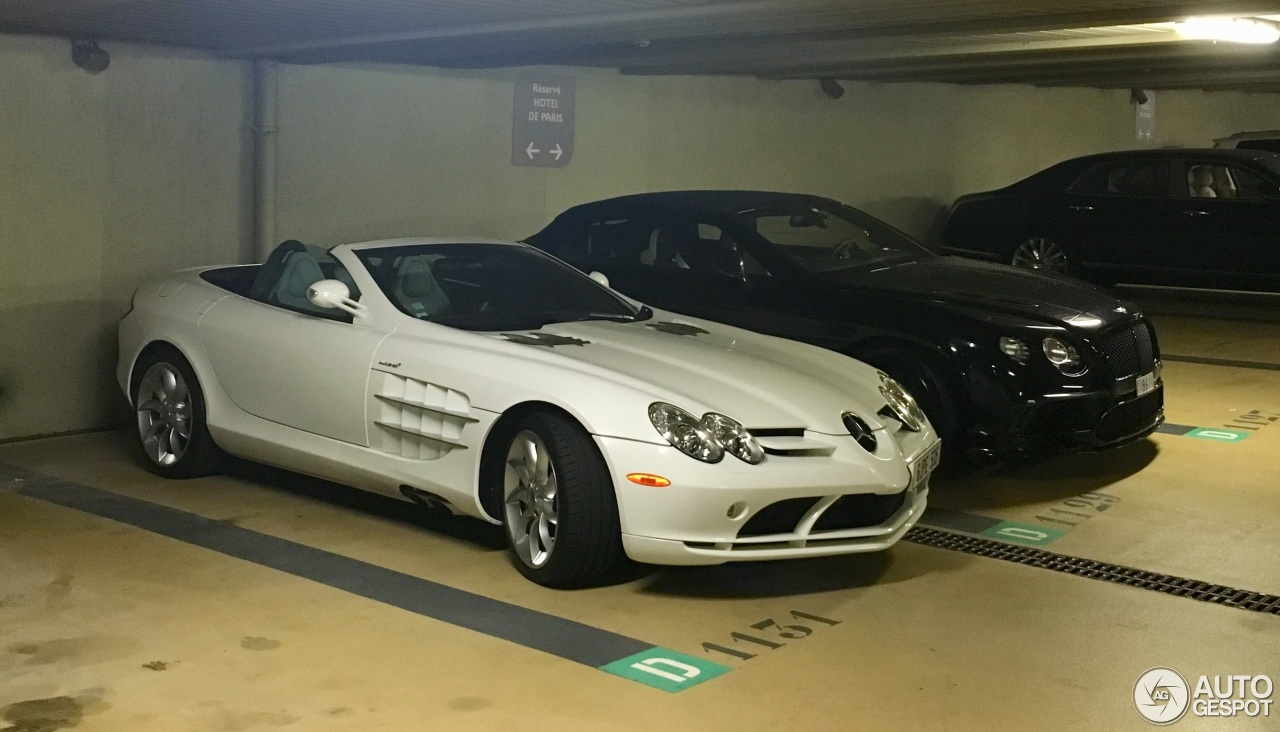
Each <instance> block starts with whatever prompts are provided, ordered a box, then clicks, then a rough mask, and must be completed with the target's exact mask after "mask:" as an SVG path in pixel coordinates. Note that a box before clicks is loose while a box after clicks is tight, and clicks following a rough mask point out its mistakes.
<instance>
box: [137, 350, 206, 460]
mask: <svg viewBox="0 0 1280 732" xmlns="http://www.w3.org/2000/svg"><path fill="white" fill-rule="evenodd" d="M137 405H138V406H137V417H138V439H140V440H141V441H142V448H143V452H145V453H146V454H147V457H149V458H151V460H152V461H153V462H154V463H155V464H156V465H162V466H169V465H173V464H175V463H177V462H178V461H179V460H181V459H182V456H183V455H184V454H186V452H187V447H188V446H190V444H191V418H192V409H191V390H190V389H189V388H187V382H186V380H185V379H183V378H182V374H181V373H179V372H178V369H177V368H176V367H174V366H173V365H172V364H168V363H164V362H160V363H156V364H153V365H152V366H151V368H149V369H147V372H146V373H145V374H144V375H143V376H142V381H141V382H140V383H139V384H138V398H137Z"/></svg>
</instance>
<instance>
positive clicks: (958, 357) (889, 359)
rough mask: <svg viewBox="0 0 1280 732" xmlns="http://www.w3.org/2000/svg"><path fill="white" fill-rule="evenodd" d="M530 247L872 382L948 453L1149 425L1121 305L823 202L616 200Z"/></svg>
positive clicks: (1148, 387) (988, 451) (1151, 403)
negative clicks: (876, 373) (829, 360)
mask: <svg viewBox="0 0 1280 732" xmlns="http://www.w3.org/2000/svg"><path fill="white" fill-rule="evenodd" d="M528 241H529V243H531V244H533V245H535V246H537V247H539V248H541V249H544V250H546V251H547V252H550V253H551V254H554V255H555V256H557V257H559V258H561V259H563V260H565V261H567V262H569V263H571V264H573V265H575V266H577V267H579V268H580V269H582V270H584V271H588V272H590V271H599V272H602V273H603V274H605V275H606V276H607V277H608V278H609V281H610V283H611V285H612V286H613V287H614V288H616V289H617V290H619V291H621V292H623V293H624V294H627V295H631V296H633V297H636V298H638V299H641V300H643V301H645V302H649V303H652V304H654V305H657V306H660V307H663V308H665V309H668V310H673V311H676V312H681V313H687V314H688V315H691V316H696V317H701V318H706V319H709V320H717V321H720V322H723V323H728V324H730V325H735V326H739V327H742V328H746V329H749V330H754V331H759V332H763V333H767V334H770V335H777V336H782V337H786V338H791V339H795V340H799V341H804V342H807V343H812V344H815V345H819V346H822V347H825V348H829V349H831V350H834V351H839V352H841V353H844V354H847V355H851V356H853V357H855V358H858V359H860V360H862V361H865V362H867V363H870V364H872V365H874V366H877V367H879V368H880V369H881V370H883V371H885V372H886V373H888V374H889V375H890V376H892V377H893V378H894V379H896V380H898V381H900V382H901V383H903V384H904V385H905V386H906V387H907V388H908V390H910V391H911V392H912V393H913V394H914V395H915V396H916V399H917V401H919V402H920V404H921V406H922V407H923V408H924V410H925V412H926V414H927V415H928V417H929V419H930V421H932V422H933V424H934V426H935V427H936V428H937V430H938V432H939V434H941V435H942V436H943V445H944V447H945V448H946V449H947V450H948V452H950V453H953V454H954V453H957V452H960V451H964V452H966V453H969V454H970V455H974V456H992V457H999V458H1008V457H1014V456H1018V455H1025V454H1043V453H1053V452H1063V451H1080V450H1097V449H1103V448H1108V447H1112V446H1117V445H1121V444H1125V443H1127V442H1131V441H1134V440H1137V439H1139V438H1141V437H1143V436H1145V435H1147V434H1149V433H1151V432H1152V431H1153V430H1154V429H1155V428H1156V427H1157V426H1158V425H1159V423H1160V422H1161V420H1162V419H1163V398H1164V397H1163V385H1162V382H1161V379H1160V361H1159V348H1158V345H1157V342H1156V337H1155V332H1154V330H1153V329H1152V328H1151V326H1150V325H1149V324H1148V323H1147V321H1146V320H1145V319H1144V318H1143V317H1142V316H1141V315H1140V314H1139V313H1137V312H1135V311H1134V310H1133V309H1132V308H1131V307H1130V306H1128V305H1125V304H1124V303H1121V302H1120V301H1118V300H1116V298H1115V297H1114V296H1112V295H1110V294H1109V293H1107V292H1106V291H1104V290H1101V289H1099V288H1096V287H1094V286H1092V285H1089V284H1086V283H1084V282H1079V281H1076V280H1071V279H1068V278H1065V277H1060V276H1057V275H1053V274H1046V273H1038V272H1028V271H1025V270H1020V269H1015V268H1012V267H1006V266H1003V265H998V264H989V263H985V262H977V261H972V260H966V259H961V258H957V257H941V256H938V255H935V254H933V253H931V252H930V251H928V250H927V249H926V248H925V247H923V246H921V245H920V244H919V243H917V242H916V241H914V240H913V239H911V238H910V237H909V236H907V235H905V234H903V233H902V232H900V231H898V230H896V229H894V228H893V227H891V226H889V225H888V224H885V223H884V222H882V221H879V220H877V219H875V218H873V217H871V216H869V215H868V214H865V213H863V212H861V211H858V210H856V209H854V208H852V207H849V206H847V205H844V204H841V203H839V202H837V201H833V200H830V199H827V198H821V197H817V196H808V195H798V194H787V193H768V192H754V191H686V192H668V193H652V194H641V195H633V196H625V197H622V198H615V199H611V200H606V201H600V202H596V203H588V204H584V205H581V206H576V207H574V208H571V209H569V210H568V211H566V212H565V213H563V214H561V215H560V216H559V217H557V218H556V219H555V220H554V221H553V222H552V223H551V224H550V225H548V226H547V227H546V228H545V229H543V230H542V231H541V232H539V233H538V234H536V235H534V236H532V237H530V238H529V239H528ZM726 376H727V375H726ZM758 388H760V389H761V390H768V389H769V388H770V385H769V384H760V385H758Z"/></svg>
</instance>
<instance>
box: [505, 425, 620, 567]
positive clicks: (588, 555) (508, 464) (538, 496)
mask: <svg viewBox="0 0 1280 732" xmlns="http://www.w3.org/2000/svg"><path fill="white" fill-rule="evenodd" d="M509 434H510V435H511V437H510V438H509V440H508V441H507V449H506V450H505V453H504V455H505V458H504V464H503V470H502V472H501V475H502V519H503V521H502V523H503V526H504V527H505V528H506V534H507V543H508V545H509V546H510V548H511V553H512V554H513V555H514V560H515V565H516V568H517V569H519V570H520V573H521V574H523V575H524V576H525V577H528V578H529V579H531V580H533V581H534V582H537V583H538V584H541V585H546V586H547V587H557V588H569V587H582V586H586V585H592V584H598V583H600V582H601V581H604V580H605V579H607V578H608V577H609V576H610V575H611V574H612V573H613V571H614V570H615V569H616V568H617V567H618V566H619V565H620V564H621V563H622V560H623V551H622V535H621V528H620V526H619V522H618V504H617V497H616V495H615V494H614V488H613V483H612V479H611V478H610V476H609V471H608V468H607V467H606V465H605V463H604V458H603V457H602V456H601V455H600V451H599V450H598V449H597V448H596V445H595V443H594V442H593V441H592V440H591V437H590V435H588V434H587V432H586V430H584V429H582V427H581V426H580V425H578V424H577V423H576V422H573V421H572V420H570V419H568V418H566V417H562V416H560V415H557V414H552V413H535V414H528V415H525V416H524V417H521V418H520V419H518V420H517V421H516V423H515V424H514V425H512V430H511V431H510V432H509Z"/></svg>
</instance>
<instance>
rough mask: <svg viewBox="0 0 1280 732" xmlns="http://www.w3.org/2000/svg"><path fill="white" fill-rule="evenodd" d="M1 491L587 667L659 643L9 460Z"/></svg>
mask: <svg viewBox="0 0 1280 732" xmlns="http://www.w3.org/2000/svg"><path fill="white" fill-rule="evenodd" d="M0 490H9V491H11V492H14V493H17V494H19V495H23V496H27V497H29V498H35V499H38V500H41V501H46V502H48V503H53V504H56V505H59V506H64V507H66V508H71V509H75V510H77V511H82V512H84V513H88V514H92V515H94V516H99V517H102V518H106V519H111V520H113V521H118V522H120V523H123V524H128V525H129V526H134V527H137V528H139V529H144V530H146V531H150V532H152V533H156V534H160V535H162V536H167V537H169V538H171V539H177V540H178V541H181V542H184V543H187V544H192V545H194V546H198V547H202V548H205V549H210V550H212V551H215V552H218V553H220V554H225V555H227V556H230V557H236V558H237V559H243V560H245V561H247V562H252V563H254V564H257V565H260V566H263V567H269V568H271V569H275V570H279V571H281V572H285V573H288V574H291V575H293V576H295V577H301V578H303V579H308V580H311V581H313V582H319V583H320V584H323V585H327V586H329V587H333V588H335V589H338V590H343V591H346V592H350V593H352V594H355V595H359V596H361V597H365V598H368V599H370V600H374V601H376V602H380V603H383V604H385V605H391V606H392V607H398V608H400V609H402V610H408V611H409V612H413V613H417V614H419V615H424V616H426V617H429V618H433V619H435V620H439V621H441V622H445V623H449V624H451V625H456V626H459V627H462V628H467V629H468V630H474V631H477V632H479V633H484V634H485V635H489V636H493V637H494V638H501V639H502V640H506V641H510V642H512V643H516V644H518V645H521V646H524V647H526V648H532V649H534V650H538V651H542V652H544V653H549V654H551V655H553V656H559V657H560V658H564V659H567V660H569V661H576V662H578V663H582V664H586V665H588V666H595V667H599V666H604V665H605V664H608V663H611V662H613V661H617V660H618V659H621V658H625V657H627V656H631V655H633V654H636V653H641V652H643V651H648V650H650V649H652V648H654V645H653V644H652V643H645V642H644V641H640V640H636V639H635V638H628V637H627V636H624V635H619V634H617V633H611V632H609V631H607V630H601V629H600V628H594V627H592V626H590V625H584V624H582V623H578V622H574V621H572V620H566V619H565V618H560V617H556V616H554V615H548V614H546V613H541V612H538V611H537V610H530V609H528V608H523V607H520V606H519V605H512V604H510V603H506V602H502V601H500V600H494V599H492V598H488V597H484V596H482V595H476V594H473V593H470V592H466V591H464V590H459V589H456V588H453V587H448V586H446V585H442V584H438V583H436V582H431V581H430V580H425V579H422V578H420V577H414V576H412V575H408V574H404V573H402V572H396V571H394V570H391V569H387V568H385V567H379V566H377V565H374V564H369V563H368V562H362V561H359V560H357V559H352V558H350V557H344V556H342V555H340V554H334V553H332V552H327V551H324V550H323V549H316V548H314V547H309V546H305V545H303V544H297V543H294V542H292V541H288V540H287V539H281V538H278V537H275V536H269V535H267V534H260V533H258V532H256V531H250V530H249V529H245V528H242V527H240V526H235V525H232V524H229V523H226V522H223V521H217V520H215V519H210V518H205V517H204V516H197V515H196V514H192V513H187V512H185V511H179V510H177V509H173V508H168V507H166V506H160V505H157V504H154V503H148V502H147V501H141V500H138V499H136V498H129V497H127V496H121V495H118V494H115V493H111V492H108V491H103V490H99V489H97V488H90V487H89V486H84V485H78V484H76V483H72V482H69V481H65V480H61V479H58V478H53V477H50V476H45V475H40V474H38V473H32V472H30V471H27V470H23V469H21V468H16V467H13V466H9V465H4V464H0ZM353 490H354V489H353ZM513 572H514V570H513ZM520 581H522V582H523V581H524V580H520Z"/></svg>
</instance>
